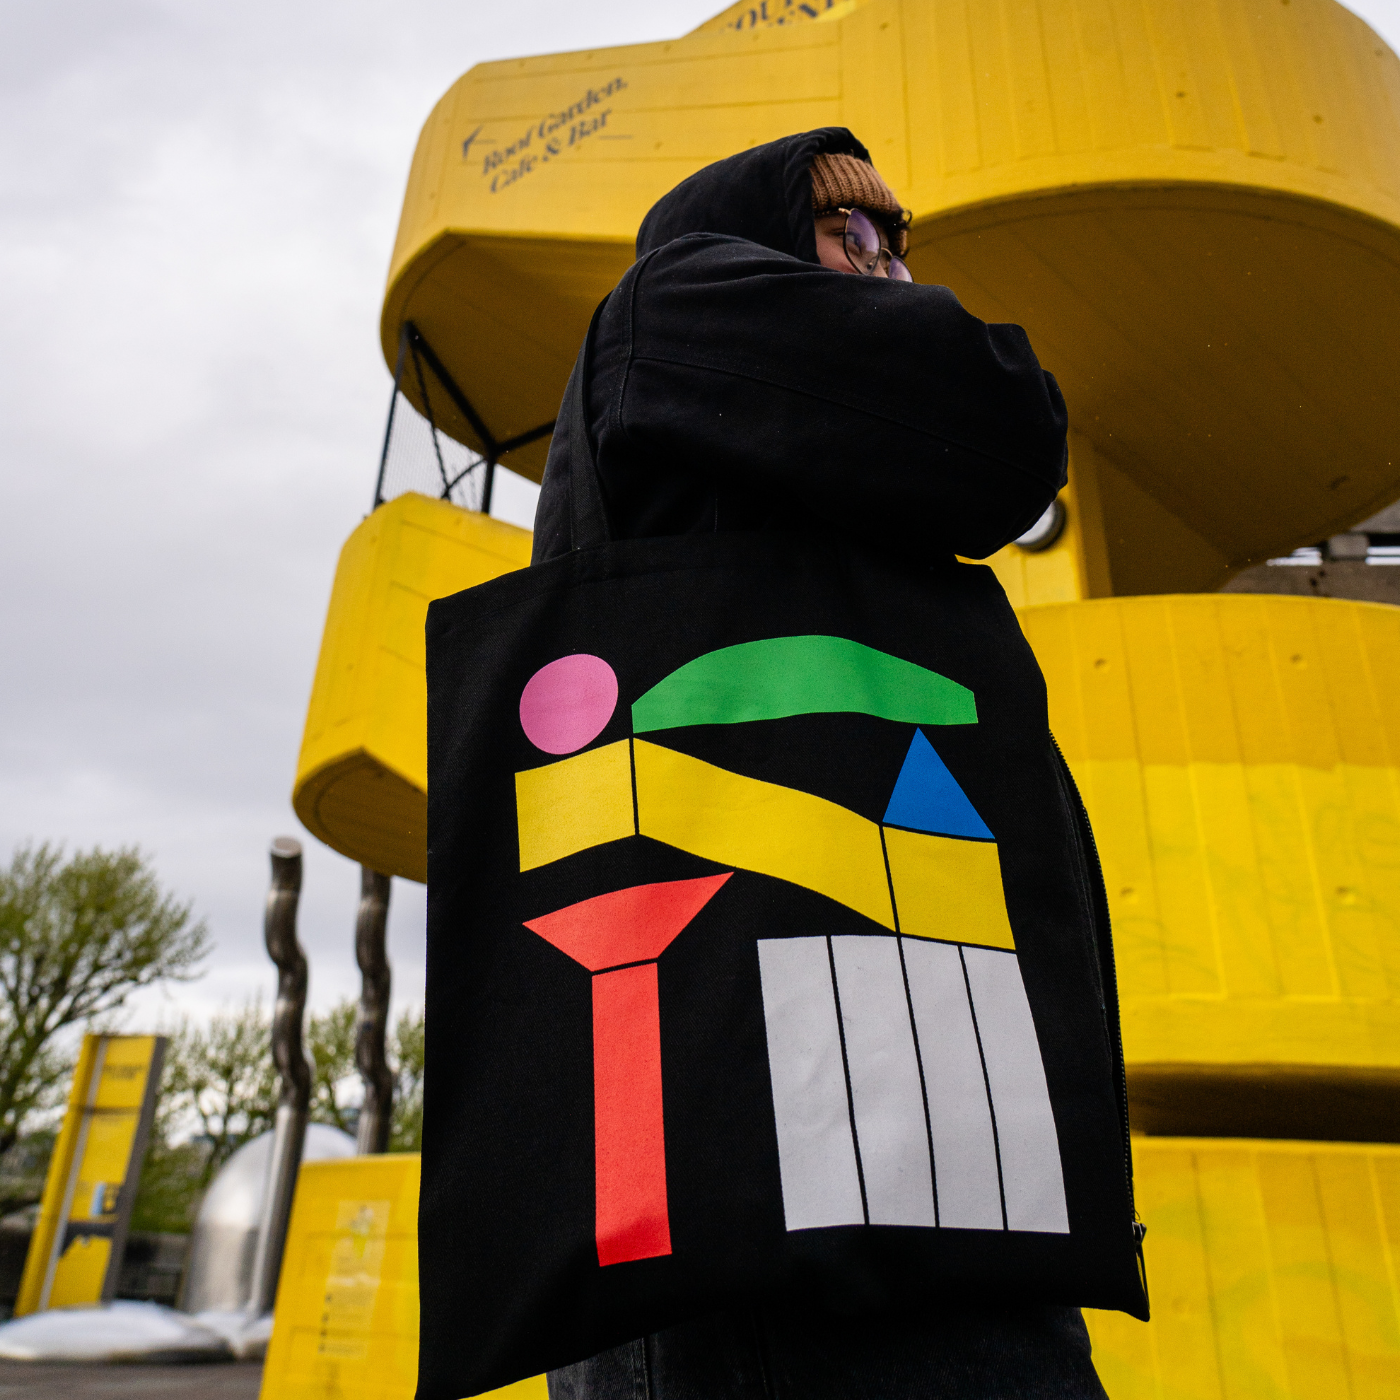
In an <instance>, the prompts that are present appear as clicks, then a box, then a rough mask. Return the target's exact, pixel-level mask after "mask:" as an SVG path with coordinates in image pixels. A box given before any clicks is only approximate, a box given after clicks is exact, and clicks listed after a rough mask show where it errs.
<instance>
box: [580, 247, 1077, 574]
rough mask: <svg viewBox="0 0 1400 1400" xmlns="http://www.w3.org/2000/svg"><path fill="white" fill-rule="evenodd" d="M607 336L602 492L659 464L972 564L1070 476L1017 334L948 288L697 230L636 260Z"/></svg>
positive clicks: (663, 471) (675, 478)
mask: <svg viewBox="0 0 1400 1400" xmlns="http://www.w3.org/2000/svg"><path fill="white" fill-rule="evenodd" d="M599 331H600V334H599V353H598V357H597V368H598V382H597V384H596V386H595V390H594V392H593V393H590V405H589V406H590V413H589V417H590V418H591V419H592V420H593V427H594V431H595V433H596V435H597V438H598V444H599V461H600V469H602V470H603V477H604V485H605V488H606V489H608V490H609V491H615V490H617V489H618V485H619V477H620V476H625V477H626V478H627V488H626V489H628V490H634V491H635V489H636V488H637V487H638V485H639V484H640V483H641V481H644V480H645V478H646V476H647V475H648V474H649V473H652V472H654V473H656V474H657V475H658V477H665V478H667V479H668V480H670V481H671V482H673V483H680V482H684V481H685V480H687V479H688V480H690V481H692V482H694V483H695V484H697V485H698V484H705V485H707V486H708V487H710V489H719V490H726V491H731V492H744V491H747V492H756V493H759V494H760V495H762V496H764V497H765V498H767V499H768V500H770V501H778V502H788V503H790V504H791V508H792V513H793V516H794V518H797V517H802V516H814V517H816V519H817V520H818V521H820V522H825V523H826V524H827V525H829V526H833V527H835V528H837V529H841V530H849V531H852V532H854V533H856V534H859V535H863V536H866V537H868V538H870V539H871V540H874V541H877V542H886V543H893V544H895V545H896V546H898V547H900V548H903V549H913V550H915V551H917V552H918V553H920V554H923V553H931V552H936V553H940V554H943V553H946V552H947V551H949V550H953V551H955V552H957V553H959V554H962V555H964V556H967V557H970V558H983V557H985V556H986V555H987V554H990V553H991V552H992V551H993V550H996V549H998V548H1000V547H1001V546H1002V545H1003V544H1005V543H1006V542H1007V541H1009V540H1011V539H1014V538H1015V537H1016V536H1017V535H1018V534H1020V533H1022V532H1023V531H1024V530H1025V529H1027V528H1028V527H1029V526H1030V525H1031V524H1032V523H1033V522H1034V521H1035V519H1036V518H1037V516H1038V515H1039V514H1040V513H1041V512H1042V511H1043V510H1044V509H1045V507H1046V506H1047V505H1048V504H1049V503H1050V501H1051V500H1052V499H1053V498H1054V496H1055V493H1056V492H1057V491H1058V490H1059V489H1060V488H1061V487H1062V486H1063V485H1064V482H1065V457H1066V453H1065V432H1066V422H1067V420H1066V413H1065V406H1064V400H1063V399H1062V397H1061V395H1060V392H1059V389H1058V387H1057V386H1056V384H1055V380H1054V378H1053V377H1052V376H1051V375H1049V374H1047V373H1046V372H1045V371H1043V370H1042V369H1041V368H1040V365H1039V363H1038V362H1037V361H1036V358H1035V354H1034V352H1033V351H1032V350H1031V346H1030V342H1029V340H1028V339H1027V338H1026V334H1025V332H1024V331H1023V330H1021V328H1020V327H1019V326H1012V325H988V324H986V323H985V322H983V321H980V320H978V319H977V318H976V317H975V316H972V315H970V314H969V313H968V312H966V311H965V310H963V308H962V306H961V305H960V304H959V302H958V299H957V298H956V296H954V295H953V293H952V292H951V291H949V290H948V288H946V287H937V286H920V285H914V284H910V283H899V282H889V281H886V280H884V279H883V278H873V277H856V276H846V275H843V274H841V273H836V272H831V271H828V270H827V269H825V268H821V267H816V266H813V265H812V264H810V263H806V262H802V261H800V260H798V259H796V258H791V257H787V256H784V255H783V254H780V253H775V252H771V251H769V250H768V249H766V248H763V247H760V246H759V245H757V244H754V243H749V242H745V241H742V240H739V239H731V238H721V237H717V236H714V235H708V234H699V235H691V236H688V237H686V238H681V239H677V240H676V241H675V242H674V243H671V244H668V245H667V246H666V247H664V248H662V249H660V250H659V251H658V252H656V253H654V254H652V255H651V256H650V257H648V258H646V259H644V260H643V261H642V262H641V263H640V264H638V265H637V266H635V267H634V268H633V270H632V272H631V273H630V274H629V276H628V277H627V278H625V279H624V281H623V283H622V284H621V285H620V286H619V288H618V293H617V294H616V295H615V296H614V298H613V302H612V304H610V306H609V307H608V308H607V312H606V314H605V316H604V317H603V318H602V321H601V322H600V327H599ZM609 463H613V464H622V465H619V466H617V467H616V468H615V469H614V470H613V471H612V472H610V471H609V470H608V469H607V464H609ZM610 476H611V477H612V478H613V479H612V480H610V479H609V477H610ZM658 485H660V481H658Z"/></svg>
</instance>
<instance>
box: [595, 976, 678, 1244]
mask: <svg viewBox="0 0 1400 1400" xmlns="http://www.w3.org/2000/svg"><path fill="white" fill-rule="evenodd" d="M593 1125H594V1152H595V1163H596V1166H595V1172H596V1177H597V1186H596V1199H597V1213H596V1227H595V1233H596V1237H597V1243H598V1262H599V1264H605V1265H606V1264H622V1263H625V1262H626V1261H627V1260H629V1259H653V1258H655V1257H656V1256H657V1255H659V1254H669V1253H670V1252H671V1221H670V1216H669V1214H668V1212H667V1209H666V1135H665V1128H664V1115H663V1110H662V1104H661V1017H660V1015H659V1011H658V1007H657V997H656V964H655V963H654V962H650V963H642V964H640V965H639V966H636V967H620V968H616V969H614V970H613V971H612V972H604V973H600V974H599V975H598V976H596V977H595V978H594V979H593Z"/></svg>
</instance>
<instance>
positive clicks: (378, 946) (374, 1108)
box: [355, 865, 394, 1153]
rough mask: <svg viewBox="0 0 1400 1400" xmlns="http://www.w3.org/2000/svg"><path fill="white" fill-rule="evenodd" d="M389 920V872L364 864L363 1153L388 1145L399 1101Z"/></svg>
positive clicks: (359, 1055)
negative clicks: (388, 1038)
mask: <svg viewBox="0 0 1400 1400" xmlns="http://www.w3.org/2000/svg"><path fill="white" fill-rule="evenodd" d="M388 922H389V877H388V876H387V875H381V874H380V873H379V872H378V871H377V870H371V869H370V868H369V866H367V865H362V866H361V867H360V912H359V916H358V917H357V918H356V920H355V960H356V962H358V963H359V964H360V977H361V981H360V1024H359V1029H358V1030H357V1032H356V1035H355V1068H356V1069H358V1070H359V1071H360V1078H361V1079H362V1080H363V1081H364V1086H365V1097H364V1103H363V1104H362V1105H361V1107H360V1121H359V1125H358V1127H357V1129H356V1132H355V1150H356V1151H357V1152H361V1153H371V1152H383V1151H385V1150H386V1149H387V1148H388V1146H389V1114H390V1111H391V1110H392V1108H393V1105H394V1076H393V1073H392V1071H391V1070H390V1069H389V1063H388V1060H387V1059H386V1058H385V1054H384V1036H385V1032H386V1030H387V1028H388V1022H389V956H388V953H387V951H386V949H385V940H384V933H385V929H386V927H387V925H388Z"/></svg>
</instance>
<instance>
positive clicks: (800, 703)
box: [632, 637, 977, 734]
mask: <svg viewBox="0 0 1400 1400" xmlns="http://www.w3.org/2000/svg"><path fill="white" fill-rule="evenodd" d="M831 713H842V714H861V715H875V716H877V717H878V718H880V719H892V720H895V721H897V722H900V723H905V724H976V723H977V702H976V700H975V699H974V698H973V694H972V692H971V691H970V690H969V689H968V688H967V687H966V686H965V685H959V684H958V683H957V682H956V681H950V680H949V679H948V678H947V676H940V675H939V674H938V672H937V671H930V670H928V669H927V668H926V667H923V666H916V665H915V664H914V663H913V662H912V661H902V660H900V658H899V657H897V656H891V655H889V653H888V652H883V651H876V650H875V648H874V647H868V646H863V645H862V644H861V643H860V642H852V641H849V640H847V639H846V638H845V637H771V638H769V639H768V640H767V641H762V642H740V643H739V645H738V646H732V647H721V648H720V649H719V650H718V651H710V652H706V653H705V655H704V656H697V657H696V658H695V660H694V661H687V662H686V664H685V665H684V666H680V667H677V669H676V670H674V671H672V672H671V674H670V675H669V676H667V677H666V679H665V680H663V681H659V682H658V683H657V684H656V685H654V686H652V688H651V689H650V690H649V691H647V693H646V694H645V695H643V696H642V697H641V698H640V699H639V700H638V701H637V702H636V703H635V704H634V705H633V706H632V728H633V731H634V732H635V733H637V734H646V733H648V732H650V731H651V730H655V729H675V728H678V727H679V726H680V725H683V724H745V723H747V722H748V721H749V720H755V719H783V718H785V717H786V716H788V715H814V714H831Z"/></svg>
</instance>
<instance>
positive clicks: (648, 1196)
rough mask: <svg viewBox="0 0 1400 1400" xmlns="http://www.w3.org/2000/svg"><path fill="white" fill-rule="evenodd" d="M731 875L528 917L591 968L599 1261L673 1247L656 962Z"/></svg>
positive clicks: (638, 889)
mask: <svg viewBox="0 0 1400 1400" xmlns="http://www.w3.org/2000/svg"><path fill="white" fill-rule="evenodd" d="M733 873H734V872H733V871H732V870H726V871H725V872H724V874H723V875H704V876H701V878H700V879H698V880H665V881H662V882H661V883H659V884H655V885H633V886H632V887H631V888H630V889H626V890H614V891H613V892H612V893H611V894H600V895H598V896H597V897H596V898H594V899H585V900H581V901H580V902H579V903H578V904H570V905H568V906H567V907H566V908H564V909H556V910H555V911H554V913H552V914H542V915H541V916H540V917H539V918H538V919H528V920H526V923H525V927H526V928H528V929H530V930H531V931H532V932H534V933H537V934H539V936H540V937H541V938H543V939H545V940H546V941H547V942H549V943H552V944H553V945H554V946H555V947H556V948H558V949H559V951H560V952H561V953H566V954H567V955H568V956H569V957H571V958H572V959H573V960H574V961H575V962H577V963H582V964H583V966H584V967H586V968H587V969H588V970H589V971H590V972H592V973H594V974H595V975H594V978H593V1159H594V1178H595V1197H594V1238H595V1240H596V1243H597V1246H598V1263H599V1264H602V1265H606V1264H624V1263H626V1262H627V1261H628V1260H629V1259H654V1258H656V1257H657V1256H658V1255H661V1254H669V1253H670V1252H671V1218H670V1214H669V1212H668V1209H667V1204H666V1114H665V1107H664V1105H663V1103H662V1099H661V1009H660V1004H659V1001H658V998H657V981H656V959H657V958H659V957H660V956H661V954H662V953H664V952H665V951H666V949H667V948H668V947H669V946H670V944H671V942H672V940H673V939H674V938H675V937H676V935H677V934H678V933H680V932H681V930H682V929H684V928H685V926H686V925H687V924H688V923H689V922H690V921H691V920H692V919H693V918H694V917H695V916H696V915H697V914H698V913H699V912H700V911H701V910H702V909H703V908H704V907H705V906H706V905H707V904H708V903H709V902H710V900H711V899H713V898H714V896H715V894H716V892H717V891H718V890H719V887H720V886H721V885H722V884H724V882H725V881H726V880H727V879H729V877H730V876H731V875H732V874H733ZM627 964H630V966H629V965H627Z"/></svg>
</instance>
